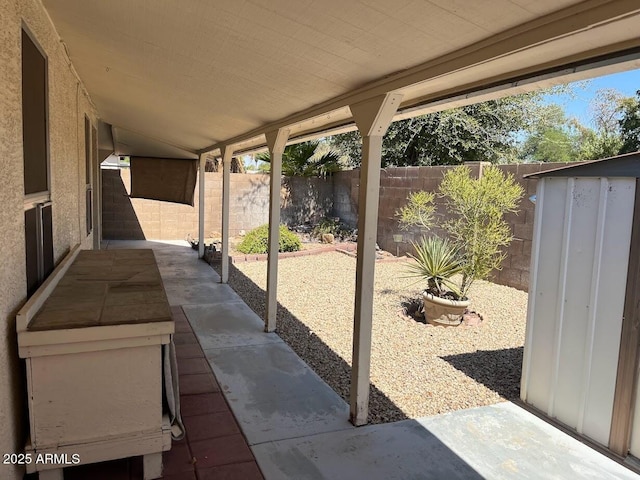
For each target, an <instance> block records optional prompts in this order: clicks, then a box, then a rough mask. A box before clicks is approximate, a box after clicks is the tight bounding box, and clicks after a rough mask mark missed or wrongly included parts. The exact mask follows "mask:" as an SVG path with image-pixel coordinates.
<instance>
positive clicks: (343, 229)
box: [311, 217, 354, 241]
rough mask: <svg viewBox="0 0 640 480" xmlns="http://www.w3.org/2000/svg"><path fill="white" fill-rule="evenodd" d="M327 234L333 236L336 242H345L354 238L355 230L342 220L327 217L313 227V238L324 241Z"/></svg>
mask: <svg viewBox="0 0 640 480" xmlns="http://www.w3.org/2000/svg"><path fill="white" fill-rule="evenodd" d="M327 233H330V234H331V235H333V236H334V238H335V239H336V240H341V241H344V240H347V239H351V238H352V237H353V233H354V229H353V228H351V227H349V226H348V225H346V224H344V223H342V222H341V221H340V220H335V219H333V218H327V217H325V218H323V219H322V220H320V223H318V224H317V225H316V226H315V227H313V230H312V231H311V236H312V237H315V238H317V239H318V240H322V235H325V234H327Z"/></svg>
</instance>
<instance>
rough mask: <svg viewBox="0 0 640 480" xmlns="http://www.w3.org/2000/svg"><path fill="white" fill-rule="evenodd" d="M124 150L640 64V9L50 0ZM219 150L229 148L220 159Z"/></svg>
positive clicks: (546, 0)
mask: <svg viewBox="0 0 640 480" xmlns="http://www.w3.org/2000/svg"><path fill="white" fill-rule="evenodd" d="M44 4H45V6H46V8H47V10H48V12H49V14H50V16H51V18H52V20H53V23H54V24H55V26H56V29H57V30H58V32H59V33H60V35H61V38H62V41H63V42H64V43H65V45H66V46H67V48H68V52H69V56H70V58H71V60H72V62H73V65H74V67H75V68H76V70H77V71H78V73H79V75H80V77H81V79H82V81H83V82H84V84H85V86H86V88H87V90H88V91H89V93H90V94H91V98H92V99H93V101H94V102H95V104H96V107H97V110H98V112H99V114H100V116H101V118H102V120H103V121H104V122H106V123H108V124H110V125H112V129H113V134H114V135H113V137H114V150H115V152H116V153H118V154H123V155H128V154H131V155H146V156H168V157H178V156H183V157H185V158H194V157H195V156H196V155H197V154H198V153H202V152H209V151H213V150H218V149H219V148H220V147H221V146H224V145H227V146H229V145H233V146H234V150H235V151H236V152H241V151H251V150H255V149H256V148H264V147H265V146H266V140H265V137H264V133H265V132H268V131H274V130H278V129H279V128H283V127H287V129H288V130H289V132H290V134H289V139H290V141H295V139H296V138H298V139H299V138H304V137H309V136H319V135H324V134H326V132H327V131H328V130H333V131H345V130H348V129H355V126H354V123H353V118H352V115H351V111H350V109H349V105H352V104H354V103H358V102H362V101H365V100H368V99H371V98H374V97H376V96H379V95H381V94H386V93H389V92H394V93H398V94H401V95H402V96H403V99H402V103H401V105H400V106H399V108H398V111H397V114H396V115H395V117H394V119H400V118H406V117H409V116H415V115H419V114H422V113H427V112H431V111H436V110H441V109H445V108H449V107H451V106H457V105H463V104H467V103H473V102H477V101H480V100H485V99H489V98H496V97H499V96H504V95H507V94H512V93H518V92H522V91H526V90H532V89H535V88H539V87H543V86H548V85H551V84H554V83H558V82H563V81H567V80H576V79H581V78H587V77H590V76H595V75H601V74H603V73H610V72H614V71H619V70H625V69H631V68H637V67H639V66H640V60H639V59H640V37H639V36H638V35H637V25H638V24H640V5H639V4H638V3H637V2H636V1H634V0H611V1H603V0H590V1H582V2H579V1H575V0H538V1H535V2H532V1H529V0H491V1H483V2H476V1H473V2H471V1H460V2H445V1H432V2H423V1H420V2H417V1H411V0H403V1H399V2H385V1H381V0H380V1H374V2H367V3H362V2H358V3H355V2H344V1H341V0H324V1H323V2H286V1H280V2H273V1H238V0H227V1H217V2H201V1H195V0H189V1H186V2H185V1H177V0H157V1H154V2H151V3H148V4H147V5H145V6H143V7H141V6H140V4H139V3H137V2H128V1H126V0H115V1H110V2H106V3H105V2H97V1H88V2H87V1H82V0H56V1H51V0H44ZM216 153H218V152H216Z"/></svg>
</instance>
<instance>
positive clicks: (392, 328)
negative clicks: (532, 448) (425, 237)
mask: <svg viewBox="0 0 640 480" xmlns="http://www.w3.org/2000/svg"><path fill="white" fill-rule="evenodd" d="M355 265H356V260H355V259H354V258H351V257H348V256H346V255H342V254H340V253H335V252H334V253H325V254H321V255H316V256H309V257H300V258H288V259H283V260H281V261H280V262H279V273H278V300H279V303H280V306H279V309H278V334H279V335H280V336H281V337H282V338H283V339H284V340H285V341H286V342H287V343H288V344H289V345H290V346H291V347H292V348H293V349H294V350H295V351H296V353H297V354H298V355H299V356H300V357H301V358H302V359H303V360H304V361H305V362H307V364H309V366H310V367H311V368H313V369H314V370H315V371H316V372H317V373H318V374H319V375H320V376H321V377H322V378H323V379H324V380H325V381H326V382H327V383H328V384H329V385H330V386H331V387H332V388H333V389H334V390H335V391H336V392H337V393H338V394H339V395H341V396H342V397H343V398H344V399H345V400H346V401H348V398H349V382H350V371H351V367H350V365H351V349H352V335H353V308H354V305H353V302H354V291H355ZM266 269H267V263H266V262H255V263H242V264H238V265H233V266H232V270H231V274H230V280H229V283H230V285H231V286H232V287H233V288H234V290H236V291H237V292H238V293H239V294H240V295H241V296H242V298H243V299H244V301H245V302H246V303H247V304H248V305H249V306H250V307H251V308H252V309H253V310H254V311H255V312H256V313H257V314H258V315H260V316H264V301H265V298H264V297H265V296H264V289H265V286H266ZM405 269H406V266H405V264H404V262H393V263H377V264H376V278H375V298H374V306H373V307H374V308H373V311H374V319H373V339H372V351H371V381H372V384H373V385H372V388H371V397H370V421H371V422H372V423H383V422H389V421H396V420H401V419H404V418H417V417H422V416H426V415H435V414H440V413H445V412H449V411H453V410H459V409H462V408H470V407H476V406H481V405H489V404H492V403H497V402H500V401H504V400H505V399H515V398H518V395H519V390H520V371H521V365H522V346H523V344H524V334H525V321H526V309H527V294H526V293H525V292H522V291H519V290H515V289H513V288H510V287H505V286H501V285H496V284H492V283H488V282H477V283H476V284H474V286H473V288H472V291H471V295H470V296H471V299H472V303H471V306H470V308H472V309H473V310H474V311H476V312H478V313H479V314H481V315H482V317H483V322H482V324H481V325H480V326H476V327H468V326H464V325H462V326H460V327H449V328H445V327H433V326H430V325H426V324H425V323H423V320H421V319H419V318H414V317H413V316H412V315H411V314H409V315H406V314H404V313H403V312H406V310H403V302H404V304H405V305H411V300H412V299H416V298H418V297H419V296H420V294H421V290H422V288H421V286H422V285H420V284H419V283H418V284H416V283H415V281H414V280H413V279H407V278H405V277H406V273H405Z"/></svg>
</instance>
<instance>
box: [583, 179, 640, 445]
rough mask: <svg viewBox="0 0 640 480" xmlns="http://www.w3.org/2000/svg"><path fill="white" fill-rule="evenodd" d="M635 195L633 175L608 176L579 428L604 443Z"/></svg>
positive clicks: (614, 375)
mask: <svg viewBox="0 0 640 480" xmlns="http://www.w3.org/2000/svg"><path fill="white" fill-rule="evenodd" d="M634 196H635V179H633V178H613V179H609V191H608V195H607V202H606V215H605V222H604V232H603V242H602V251H603V259H602V262H601V265H600V275H599V281H598V290H597V295H596V304H595V306H594V308H595V318H596V322H595V329H594V342H593V355H592V358H591V365H590V375H589V385H588V391H587V398H586V402H585V414H584V428H583V433H584V434H585V435H587V436H588V437H590V438H592V439H594V440H596V441H598V442H600V443H602V444H604V445H606V444H607V443H608V441H609V431H610V429H611V415H612V412H613V397H614V391H615V385H616V374H615V373H616V371H617V367H618V354H619V350H620V333H621V330H622V315H623V308H624V296H625V286H626V282H627V266H628V260H629V247H630V243H631V225H632V220H633V203H634Z"/></svg>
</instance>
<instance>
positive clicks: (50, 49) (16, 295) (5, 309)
mask: <svg viewBox="0 0 640 480" xmlns="http://www.w3.org/2000/svg"><path fill="white" fill-rule="evenodd" d="M22 25H25V26H26V28H27V29H28V31H29V32H30V33H31V35H32V36H33V38H34V39H35V40H36V41H37V43H38V44H39V46H40V47H41V48H42V50H43V51H44V52H45V54H46V56H47V58H48V90H49V93H48V105H49V152H50V171H51V179H50V184H51V199H52V202H53V243H54V258H55V261H56V263H57V262H59V261H60V259H61V258H63V256H64V255H65V253H66V252H67V251H68V250H69V248H70V247H71V246H73V245H75V244H77V243H82V245H83V247H84V248H89V247H90V246H91V241H92V238H91V236H89V237H86V235H85V225H84V218H85V205H84V203H85V202H84V189H85V185H84V181H85V176H84V169H85V166H84V115H85V113H86V114H87V115H88V116H89V118H90V119H91V120H92V122H94V123H95V120H96V117H95V112H94V111H93V108H92V107H91V105H90V103H89V100H88V99H87V98H86V97H85V95H84V93H83V88H82V86H81V85H79V82H78V80H77V79H76V77H75V75H74V74H73V73H72V71H71V69H70V67H69V62H68V59H67V57H66V55H65V53H64V49H63V46H62V44H61V43H60V38H59V37H58V34H57V33H56V31H55V29H54V27H53V25H52V24H51V21H50V20H49V17H48V15H47V14H46V11H45V10H44V8H43V7H42V5H41V3H40V2H39V1H37V0H1V1H0V172H2V173H1V176H0V205H2V208H0V246H1V247H2V268H0V320H1V325H0V424H1V425H2V426H3V428H2V430H1V431H0V453H12V452H21V451H23V449H24V443H25V440H26V436H27V431H28V430H27V424H26V420H25V419H26V407H25V405H26V393H25V387H24V367H23V363H24V362H23V361H22V360H19V359H18V355H17V346H16V334H15V313H16V312H17V310H18V309H19V308H20V307H21V306H22V305H23V303H24V301H25V299H26V272H25V250H24V210H23V197H24V177H23V175H24V174H23V171H24V169H23V158H22V152H23V150H22V80H21V77H22V63H21V28H22ZM22 476H23V470H22V468H20V467H11V466H8V465H3V464H0V478H2V479H3V480H5V479H6V480H14V479H19V478H22Z"/></svg>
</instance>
